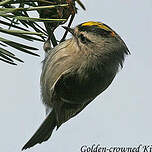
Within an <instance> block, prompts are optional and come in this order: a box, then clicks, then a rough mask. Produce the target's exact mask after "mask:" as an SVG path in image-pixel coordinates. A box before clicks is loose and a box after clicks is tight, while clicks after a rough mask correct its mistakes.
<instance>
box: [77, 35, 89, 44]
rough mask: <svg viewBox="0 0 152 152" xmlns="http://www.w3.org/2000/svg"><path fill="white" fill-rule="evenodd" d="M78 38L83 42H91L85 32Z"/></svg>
mask: <svg viewBox="0 0 152 152" xmlns="http://www.w3.org/2000/svg"><path fill="white" fill-rule="evenodd" d="M78 38H79V39H80V41H81V42H82V43H87V42H91V41H90V40H89V39H88V38H86V37H85V36H84V35H83V34H80V35H79V36H78Z"/></svg>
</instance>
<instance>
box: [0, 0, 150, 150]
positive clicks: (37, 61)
mask: <svg viewBox="0 0 152 152" xmlns="http://www.w3.org/2000/svg"><path fill="white" fill-rule="evenodd" d="M82 2H83V3H84V4H85V6H86V9H87V10H86V11H84V10H82V9H81V8H79V11H78V14H77V15H76V17H75V19H74V22H73V24H72V27H74V26H76V25H77V24H80V23H82V22H85V21H90V20H91V21H100V22H104V23H106V24H107V25H109V26H110V27H111V28H113V29H114V30H115V31H116V32H117V33H118V34H119V35H120V36H121V37H122V39H123V40H124V41H125V43H126V45H127V46H128V48H129V50H130V52H131V55H130V56H128V57H127V58H126V60H125V63H124V68H123V69H122V70H120V72H119V73H118V75H117V76H116V78H115V80H114V81H113V83H112V84H111V86H110V87H109V88H108V89H107V90H106V91H105V92H104V93H102V94H101V95H100V96H98V97H97V98H96V99H95V100H94V101H93V102H92V103H91V104H89V105H88V106H87V107H86V108H85V109H84V110H83V111H82V112H81V113H80V114H79V115H77V116H76V117H74V118H72V119H71V120H69V121H68V122H66V123H65V124H63V125H62V126H61V127H60V128H59V129H58V130H57V131H55V130H54V132H53V134H52V137H51V138H50V139H49V140H48V141H47V142H44V143H43V144H41V145H36V146H35V147H33V148H31V149H27V150H26V151H27V152H37V151H43V152H53V151H54V152H62V151H63V152H75V151H77V152H79V151H80V149H81V146H83V145H87V146H92V145H93V144H96V145H97V144H100V145H101V146H103V147H112V146H121V147H122V146H123V147H125V146H129V147H133V146H138V145H139V144H142V145H148V144H151V141H152V131H151V128H152V121H151V116H152V110H151V108H152V100H151V96H152V93H151V90H152V89H151V86H152V81H151V78H152V68H151V65H152V45H151V43H152V42H151V39H152V38H151V36H152V28H151V27H152V1H151V0H145V1H139V0H134V1H132V0H125V1H123V0H115V1H107V0H100V1H98V0H94V1H91V0H88V1H87V0H83V1H82ZM61 32H64V30H63V29H62V28H61V29H58V30H57V31H56V35H57V37H58V39H59V38H60V37H61V35H60V34H61ZM68 37H70V35H69V36H68ZM23 43H24V42H23ZM25 43H26V42H25ZM27 44H28V43H27ZM34 45H35V46H36V47H39V50H38V52H37V53H38V54H40V56H41V57H34V56H30V55H27V54H24V53H23V54H22V53H19V52H18V51H16V52H15V53H16V54H17V55H18V57H20V58H22V59H23V60H24V61H25V63H24V64H22V63H20V64H18V65H17V66H12V65H8V64H5V63H3V62H0V69H1V74H0V93H1V102H0V120H1V124H0V149H1V151H3V152H18V151H20V150H21V148H22V146H23V145H24V144H25V143H26V142H27V140H29V138H30V137H31V136H32V135H33V133H34V132H35V131H36V130H37V128H38V127H39V125H40V124H41V122H42V121H43V120H44V118H45V108H44V106H43V105H42V103H41V97H40V83H39V80H40V74H41V67H42V63H41V62H42V61H43V59H44V52H43V43H41V42H35V44H34Z"/></svg>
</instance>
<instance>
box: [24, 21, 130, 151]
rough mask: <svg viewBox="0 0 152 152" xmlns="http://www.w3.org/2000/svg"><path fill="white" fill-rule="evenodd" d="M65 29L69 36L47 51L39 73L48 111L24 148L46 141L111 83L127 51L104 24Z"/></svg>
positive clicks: (43, 97)
mask: <svg viewBox="0 0 152 152" xmlns="http://www.w3.org/2000/svg"><path fill="white" fill-rule="evenodd" d="M64 28H65V29H66V30H68V31H69V32H70V33H71V34H72V38H70V39H68V40H66V41H64V42H62V43H60V44H59V45H57V46H56V47H55V48H53V49H50V50H49V51H48V52H47V55H46V58H45V60H44V62H43V68H42V74H41V92H42V100H43V103H44V104H45V105H46V107H47V109H51V110H50V111H49V112H48V114H47V117H46V119H45V120H44V122H43V123H42V125H41V126H40V128H39V129H38V130H37V131H36V133H35V134H34V135H33V136H32V138H31V139H30V140H29V141H28V142H27V143H26V144H25V146H24V147H23V149H26V148H29V147H32V146H34V145H35V144H37V143H42V142H43V141H46V140H48V139H49V137H50V136H51V134H52V131H53V129H54V128H55V127H57V128H59V127H60V126H61V125H62V124H63V123H64V122H66V121H68V120H69V119H70V118H72V117H74V116H75V115H77V114H78V113H79V112H81V111H82V110H83V109H84V108H85V107H86V106H87V105H88V104H89V103H90V102H91V101H92V100H93V99H95V98H96V97H97V96H98V95H99V94H100V93H101V92H103V91H104V90H105V89H106V88H107V87H108V86H109V85H110V84H111V82H112V80H113V79H114V77H115V75H116V73H117V72H118V69H119V67H120V66H121V67H122V64H123V61H124V57H125V55H127V54H129V50H128V49H127V46H126V45H125V43H124V42H123V40H122V39H121V38H120V36H119V35H118V34H117V33H116V32H114V31H113V30H112V29H111V28H110V27H108V26H107V25H105V24H103V23H100V22H85V23H82V24H80V25H78V26H76V27H75V28H74V29H71V28H69V27H64Z"/></svg>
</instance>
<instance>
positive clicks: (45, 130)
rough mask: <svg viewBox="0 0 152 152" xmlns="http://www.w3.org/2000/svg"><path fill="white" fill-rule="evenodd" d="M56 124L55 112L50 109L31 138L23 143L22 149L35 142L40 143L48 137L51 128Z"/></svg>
mask: <svg viewBox="0 0 152 152" xmlns="http://www.w3.org/2000/svg"><path fill="white" fill-rule="evenodd" d="M55 126H56V118H55V112H54V110H52V111H51V112H50V114H49V115H48V116H47V117H46V119H45V120H44V122H43V123H42V124H41V126H40V127H39V129H38V130H37V131H36V132H35V134H34V135H33V136H32V137H31V139H30V140H29V141H28V142H27V143H26V144H25V145H24V147H23V148H22V150H24V149H27V148H30V147H32V146H34V145H36V144H38V143H39V144H40V143H42V142H44V141H46V140H48V139H49V137H50V136H51V134H52V131H53V129H54V128H55Z"/></svg>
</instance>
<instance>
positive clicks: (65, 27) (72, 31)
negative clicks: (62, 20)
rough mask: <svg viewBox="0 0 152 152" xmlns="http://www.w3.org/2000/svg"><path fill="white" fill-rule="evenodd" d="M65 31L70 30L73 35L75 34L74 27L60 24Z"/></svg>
mask: <svg viewBox="0 0 152 152" xmlns="http://www.w3.org/2000/svg"><path fill="white" fill-rule="evenodd" d="M62 27H63V28H64V29H65V30H66V31H68V32H70V33H71V34H72V35H73V36H75V34H74V29H72V28H70V27H68V26H62Z"/></svg>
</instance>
